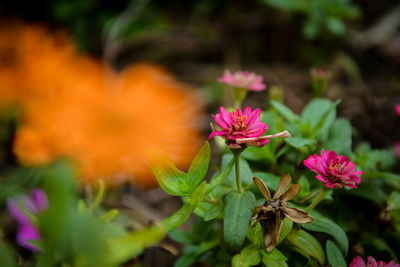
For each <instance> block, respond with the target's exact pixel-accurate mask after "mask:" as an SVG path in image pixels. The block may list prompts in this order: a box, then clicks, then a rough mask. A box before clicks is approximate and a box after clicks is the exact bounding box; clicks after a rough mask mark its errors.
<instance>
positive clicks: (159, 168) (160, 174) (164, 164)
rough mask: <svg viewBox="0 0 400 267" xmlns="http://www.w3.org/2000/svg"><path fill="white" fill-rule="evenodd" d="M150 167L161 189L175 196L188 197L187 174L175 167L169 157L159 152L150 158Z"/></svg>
mask: <svg viewBox="0 0 400 267" xmlns="http://www.w3.org/2000/svg"><path fill="white" fill-rule="evenodd" d="M149 166H150V169H151V171H152V172H153V174H154V176H155V177H156V179H157V182H158V184H159V185H160V186H161V188H162V189H163V190H164V191H165V192H167V193H168V194H170V195H173V196H185V195H188V194H189V192H190V190H189V185H187V184H186V182H185V179H186V173H184V172H182V171H180V170H179V169H177V168H176V167H175V164H174V163H173V162H172V160H171V159H170V158H169V157H168V155H166V154H164V153H162V152H158V155H157V156H154V157H152V158H150V160H149Z"/></svg>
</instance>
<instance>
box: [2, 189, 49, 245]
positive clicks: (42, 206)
mask: <svg viewBox="0 0 400 267" xmlns="http://www.w3.org/2000/svg"><path fill="white" fill-rule="evenodd" d="M20 205H22V206H23V208H24V209H25V212H28V213H29V214H32V215H36V214H39V213H40V212H42V211H44V210H46V209H47V208H48V206H49V203H48V200H47V196H46V193H44V192H43V191H42V190H40V189H34V190H33V191H32V193H31V196H30V197H28V196H25V195H23V196H17V197H16V198H13V199H8V200H7V207H8V210H9V211H10V213H11V215H12V216H13V217H14V219H15V220H16V221H17V222H18V224H19V227H18V233H17V242H18V244H19V245H20V246H22V247H25V248H27V249H29V250H32V251H39V248H37V247H36V246H35V245H34V244H32V243H31V242H30V241H40V240H41V238H40V233H39V230H38V229H37V227H36V226H35V225H34V224H33V222H32V221H31V219H30V218H29V217H28V216H27V215H26V214H25V213H24V212H23V211H22V210H21V206H20Z"/></svg>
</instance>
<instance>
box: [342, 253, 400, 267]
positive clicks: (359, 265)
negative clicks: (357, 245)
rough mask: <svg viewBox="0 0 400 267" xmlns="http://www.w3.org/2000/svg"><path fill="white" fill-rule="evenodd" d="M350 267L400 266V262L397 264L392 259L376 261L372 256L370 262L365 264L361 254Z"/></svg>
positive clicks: (369, 258)
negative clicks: (387, 261)
mask: <svg viewBox="0 0 400 267" xmlns="http://www.w3.org/2000/svg"><path fill="white" fill-rule="evenodd" d="M350 267H400V264H396V262H395V261H394V260H391V261H390V262H389V263H386V262H384V261H378V262H376V260H375V259H374V258H372V257H371V256H369V257H368V262H367V264H365V261H364V260H363V259H362V258H361V257H360V256H357V257H355V258H354V259H353V261H352V262H351V263H350Z"/></svg>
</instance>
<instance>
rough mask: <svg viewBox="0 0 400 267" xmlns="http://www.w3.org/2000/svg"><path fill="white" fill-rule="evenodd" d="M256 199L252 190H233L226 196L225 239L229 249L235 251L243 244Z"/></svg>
mask: <svg viewBox="0 0 400 267" xmlns="http://www.w3.org/2000/svg"><path fill="white" fill-rule="evenodd" d="M255 201H256V200H255V197H254V195H253V193H252V192H250V191H247V192H244V193H242V194H240V193H238V192H236V191H232V192H231V193H229V194H228V196H227V197H226V205H225V212H224V218H225V219H224V239H225V243H226V245H227V247H228V249H230V250H232V251H235V250H238V249H239V248H240V247H241V246H242V244H243V241H244V238H245V237H246V233H247V228H248V226H249V221H250V218H251V214H252V211H253V209H254V206H255Z"/></svg>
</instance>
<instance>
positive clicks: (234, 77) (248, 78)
mask: <svg viewBox="0 0 400 267" xmlns="http://www.w3.org/2000/svg"><path fill="white" fill-rule="evenodd" d="M218 81H219V82H222V83H226V84H229V85H232V86H233V87H238V88H242V89H246V90H250V91H262V90H264V89H265V88H267V87H266V85H265V84H264V83H263V78H262V76H261V75H257V74H255V73H254V72H248V71H237V72H235V73H233V74H232V73H231V72H230V71H229V70H226V71H225V73H224V75H223V76H222V77H221V78H219V79H218Z"/></svg>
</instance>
